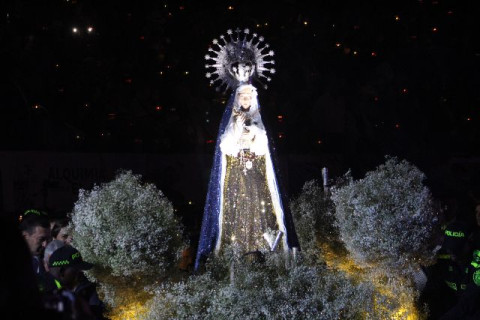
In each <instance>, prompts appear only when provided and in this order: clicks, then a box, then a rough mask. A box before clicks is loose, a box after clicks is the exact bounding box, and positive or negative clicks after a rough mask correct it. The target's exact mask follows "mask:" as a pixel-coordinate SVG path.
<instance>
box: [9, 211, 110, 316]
mask: <svg viewBox="0 0 480 320" xmlns="http://www.w3.org/2000/svg"><path fill="white" fill-rule="evenodd" d="M3 220H4V218H3V216H2V224H3V225H5V226H6V229H7V233H6V234H4V236H5V239H3V240H4V243H9V244H11V245H9V246H8V247H9V250H7V251H6V252H4V258H5V260H3V259H2V261H9V260H10V259H13V260H12V261H11V262H12V264H11V268H10V272H7V273H4V275H3V276H2V278H4V279H2V290H1V299H0V301H1V302H2V306H1V307H2V310H5V311H6V314H9V315H11V319H44V318H45V319H62V320H63V319H81V320H84V319H85V320H97V319H106V318H105V317H104V311H105V308H104V304H103V302H102V301H101V300H100V298H99V296H98V293H97V290H96V285H95V284H94V283H92V282H90V281H89V280H88V279H87V278H86V276H85V275H84V273H83V271H85V270H90V269H91V268H92V267H93V265H92V264H90V263H88V262H86V261H84V260H83V259H82V256H81V254H80V252H78V250H77V249H75V248H74V247H73V246H72V235H71V232H70V229H69V225H68V223H69V221H68V220H67V219H49V217H48V215H47V214H46V213H44V212H42V211H40V210H36V209H30V210H27V211H25V212H24V214H23V215H22V216H21V217H20V223H19V224H18V226H15V222H13V221H9V220H8V221H3ZM12 224H13V225H12ZM22 237H23V239H22Z"/></svg>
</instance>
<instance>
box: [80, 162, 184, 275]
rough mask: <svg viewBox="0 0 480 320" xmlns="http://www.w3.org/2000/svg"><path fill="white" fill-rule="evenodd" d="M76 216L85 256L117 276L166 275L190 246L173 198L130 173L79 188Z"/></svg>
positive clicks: (86, 259)
mask: <svg viewBox="0 0 480 320" xmlns="http://www.w3.org/2000/svg"><path fill="white" fill-rule="evenodd" d="M71 219H72V223H71V225H72V228H73V239H74V242H73V245H74V246H75V247H76V248H77V249H78V250H79V251H80V252H81V253H82V255H83V258H84V260H85V261H88V262H91V263H93V264H95V266H96V267H100V268H103V269H105V270H107V272H108V273H110V274H111V275H112V276H114V277H137V278H138V277H146V276H157V277H162V276H165V274H166V272H167V271H168V270H169V268H170V267H172V266H173V265H174V264H175V263H176V261H177V258H178V257H179V251H180V250H181V249H182V248H184V247H185V245H186V244H185V242H184V241H183V238H182V227H181V225H180V223H179V222H178V221H177V219H176V217H175V215H174V210H173V206H172V204H171V203H170V201H168V199H167V198H166V197H165V196H164V195H163V194H162V192H161V191H160V190H158V189H157V188H156V187H155V186H154V185H153V184H148V183H147V184H143V183H142V182H141V176H140V175H134V174H132V172H131V171H124V172H121V173H119V174H118V175H117V176H116V178H115V179H114V180H113V181H111V182H109V183H105V184H102V185H101V186H94V187H93V189H92V190H80V191H79V199H78V201H77V202H76V203H75V207H74V210H73V212H72V214H71ZM91 275H92V274H91Z"/></svg>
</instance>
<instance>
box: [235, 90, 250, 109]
mask: <svg viewBox="0 0 480 320" xmlns="http://www.w3.org/2000/svg"><path fill="white" fill-rule="evenodd" d="M238 103H239V104H240V106H241V107H242V108H243V109H247V110H248V109H249V108H250V106H251V105H252V94H251V93H240V94H239V96H238Z"/></svg>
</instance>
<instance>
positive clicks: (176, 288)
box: [144, 254, 377, 320]
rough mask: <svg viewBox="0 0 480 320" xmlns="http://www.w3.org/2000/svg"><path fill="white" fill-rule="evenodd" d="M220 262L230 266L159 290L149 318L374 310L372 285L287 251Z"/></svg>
mask: <svg viewBox="0 0 480 320" xmlns="http://www.w3.org/2000/svg"><path fill="white" fill-rule="evenodd" d="M220 260H221V259H220ZM232 261H233V264H232ZM217 262H218V261H217ZM221 265H223V266H225V265H227V266H229V270H228V271H227V272H225V268H223V267H222V268H220V270H223V273H221V275H219V273H218V271H217V270H218V269H217V268H216V265H215V264H214V265H213V268H212V265H209V266H208V268H207V269H208V270H207V271H206V272H205V273H203V274H201V275H197V276H193V277H191V278H190V279H188V280H187V281H184V282H180V283H165V284H164V285H163V286H161V287H160V288H158V289H156V290H155V297H154V298H153V299H152V300H151V301H150V302H149V304H148V305H147V309H148V310H149V312H148V314H147V315H146V316H145V318H144V319H146V320H153V319H339V318H344V319H356V318H362V317H363V315H364V314H365V312H366V311H367V310H373V308H374V299H373V297H374V296H375V295H377V293H375V292H374V287H373V285H372V284H371V283H368V282H361V283H356V282H355V281H353V280H352V279H351V278H350V277H348V276H347V275H346V274H344V273H342V272H336V271H333V270H330V269H327V268H326V266H325V265H324V264H317V265H305V264H302V263H299V264H293V265H292V264H291V261H289V260H288V259H287V260H285V259H284V257H283V254H270V256H268V257H267V259H266V261H265V262H258V261H254V262H252V261H249V260H245V259H244V258H240V259H238V260H237V259H234V260H231V261H230V262H226V261H221ZM232 273H233V275H232Z"/></svg>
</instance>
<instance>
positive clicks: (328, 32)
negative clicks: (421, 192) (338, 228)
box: [0, 0, 480, 215]
mask: <svg viewBox="0 0 480 320" xmlns="http://www.w3.org/2000/svg"><path fill="white" fill-rule="evenodd" d="M0 8H1V9H0V12H1V16H0V41H1V42H0V43H1V47H0V52H1V55H0V66H1V68H0V70H1V75H2V76H1V80H0V81H1V84H0V128H1V129H0V130H1V132H0V151H1V152H3V153H4V154H5V153H15V152H22V151H33V152H34V153H35V152H42V153H44V152H47V153H65V152H66V153H72V152H73V153H89V154H90V153H114V154H118V155H119V156H121V155H122V154H158V155H170V154H176V155H178V154H185V155H188V154H205V155H208V156H209V157H211V156H212V154H213V149H214V141H215V139H216V134H217V130H218V124H219V120H220V117H221V114H222V112H223V106H224V103H225V100H226V99H227V97H228V96H227V94H222V93H221V92H220V93H218V92H216V91H215V90H214V88H212V87H209V85H208V80H207V79H206V78H205V72H206V70H205V67H204V65H205V60H204V56H205V54H206V53H207V49H208V47H209V45H210V44H211V41H212V40H213V39H214V38H218V37H219V36H220V35H221V34H225V33H226V30H227V29H235V28H237V27H240V28H245V27H248V28H250V29H251V30H252V31H255V32H258V33H259V34H260V35H262V36H264V37H265V39H266V41H267V42H268V43H269V44H270V46H271V48H272V49H273V50H274V51H275V61H276V70H277V74H275V75H274V77H273V80H272V82H271V83H270V86H269V88H268V90H260V91H259V99H260V103H261V104H262V107H263V110H262V112H263V117H264V119H265V121H266V122H269V123H270V128H271V132H270V134H271V135H272V136H273V137H274V138H275V141H276V145H277V152H278V154H279V157H280V158H282V157H283V158H284V159H285V158H288V159H297V163H298V162H299V161H300V160H298V159H300V158H299V157H300V156H308V157H309V158H310V159H313V158H317V159H320V161H319V162H320V163H321V166H325V167H329V168H332V170H331V172H332V176H338V175H341V174H343V173H344V172H346V170H348V168H351V169H352V172H353V175H354V176H355V177H362V176H363V174H364V173H365V172H366V171H367V170H371V169H373V168H375V167H376V166H377V165H379V164H381V163H382V162H383V161H384V155H392V156H398V157H399V158H401V159H407V160H408V161H410V162H412V163H413V164H415V165H417V166H418V167H419V168H420V169H421V170H422V171H424V172H425V173H426V174H427V184H429V186H430V187H431V189H432V191H433V192H434V195H436V196H437V197H439V198H442V199H449V198H455V197H457V198H458V197H461V196H467V197H468V196H470V195H474V196H475V195H478V190H479V187H480V185H479V179H480V154H479V153H480V152H479V147H480V139H479V138H480V137H479V129H478V128H479V126H478V122H479V121H480V113H479V111H480V90H479V87H480V78H479V77H480V72H479V71H480V70H479V65H480V63H479V62H480V41H479V36H478V32H479V30H480V26H479V21H480V19H479V18H478V14H479V12H478V11H476V10H474V7H473V6H469V5H468V2H463V1H462V2H459V1H442V0H439V1H431V0H423V1H421V0H409V1H383V2H381V1H358V2H354V1H308V2H307V1H293V0H277V1H162V0H157V1H125V2H122V1H94V0H69V1H66V0H50V1H26V0H25V1H20V0H18V1H14V0H4V1H2V2H1V4H0ZM74 28H76V32H74ZM88 28H91V29H90V31H89V29H88ZM34 153H33V154H34ZM30 154H32V153H30ZM322 161H323V162H324V163H322ZM192 165H195V164H192ZM288 166H291V164H288V165H285V167H288ZM321 166H317V167H316V168H314V170H312V171H310V172H306V173H305V174H304V175H301V176H297V177H296V178H297V179H296V180H295V179H291V181H290V183H289V186H290V192H291V194H293V195H295V194H296V193H298V192H299V190H300V188H301V185H302V184H303V182H305V180H307V179H311V178H314V177H317V178H319V177H318V172H320V169H321ZM5 170H8V168H5ZM205 176H207V177H208V172H207V173H206V174H205ZM99 182H101V181H99ZM3 183H4V184H7V183H8V181H4V182H3ZM206 183H207V181H206V179H205V183H204V184H205V185H202V186H199V190H201V191H202V192H204V191H205V190H206ZM165 188H166V189H167V190H165V192H166V194H167V195H169V190H168V186H165ZM176 191H178V192H180V193H181V192H182V190H176ZM173 200H174V202H175V199H173ZM446 201H447V200H446ZM176 205H177V206H181V204H179V203H177V204H176ZM201 207H202V204H201V203H199V204H198V205H197V207H196V209H195V210H196V212H200V213H199V214H200V215H201Z"/></svg>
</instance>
